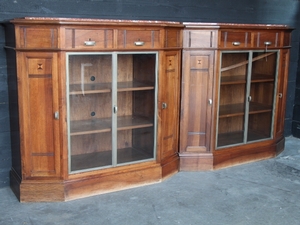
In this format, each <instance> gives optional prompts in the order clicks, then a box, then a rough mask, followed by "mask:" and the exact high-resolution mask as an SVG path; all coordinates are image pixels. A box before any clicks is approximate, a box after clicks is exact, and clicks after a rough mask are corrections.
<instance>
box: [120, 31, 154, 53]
mask: <svg viewBox="0 0 300 225" xmlns="http://www.w3.org/2000/svg"><path fill="white" fill-rule="evenodd" d="M159 36H160V31H159V30H118V44H117V47H118V48H134V49H135V48H137V49H140V48H141V49H142V48H159V47H160V42H159Z"/></svg>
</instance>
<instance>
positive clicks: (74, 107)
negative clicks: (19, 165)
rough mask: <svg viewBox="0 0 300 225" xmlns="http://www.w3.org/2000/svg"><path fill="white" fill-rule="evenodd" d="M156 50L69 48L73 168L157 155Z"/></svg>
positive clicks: (70, 158) (70, 146)
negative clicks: (77, 50)
mask: <svg viewBox="0 0 300 225" xmlns="http://www.w3.org/2000/svg"><path fill="white" fill-rule="evenodd" d="M156 80H157V53H156V52H154V53H153V52H150V53H117V52H114V53H103V54H102V53H67V93H68V94H67V96H68V99H67V108H68V138H69V139H68V141H69V171H70V173H76V172H82V171H89V170H95V169H101V168H107V167H115V166H118V165H124V164H131V163H135V162H142V161H147V160H153V159H154V158H155V153H156V114H157V113H156V111H157V109H156V108H157V106H156V104H157V103H156V99H157V90H156V83H157V81H156Z"/></svg>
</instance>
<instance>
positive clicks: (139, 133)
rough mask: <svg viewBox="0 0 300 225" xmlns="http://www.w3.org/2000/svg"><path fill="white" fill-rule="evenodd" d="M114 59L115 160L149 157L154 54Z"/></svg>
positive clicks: (153, 133)
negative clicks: (115, 76)
mask: <svg viewBox="0 0 300 225" xmlns="http://www.w3.org/2000/svg"><path fill="white" fill-rule="evenodd" d="M117 61H118V63H117V64H118V71H117V74H118V75H117V76H118V77H117V81H118V82H117V106H118V109H117V112H116V115H117V164H123V163H131V162H136V161H143V160H149V159H153V158H154V157H155V136H156V121H155V115H156V101H155V99H156V70H157V67H156V61H157V54H156V53H148V54H144V53H124V54H118V56H117Z"/></svg>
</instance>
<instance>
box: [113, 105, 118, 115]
mask: <svg viewBox="0 0 300 225" xmlns="http://www.w3.org/2000/svg"><path fill="white" fill-rule="evenodd" d="M117 112H118V107H117V106H114V113H115V114H116V113H117Z"/></svg>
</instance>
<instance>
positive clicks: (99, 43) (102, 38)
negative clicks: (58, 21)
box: [65, 29, 113, 49]
mask: <svg viewBox="0 0 300 225" xmlns="http://www.w3.org/2000/svg"><path fill="white" fill-rule="evenodd" d="M65 46H66V48H76V49H106V48H113V30H112V29H66V38H65Z"/></svg>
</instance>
